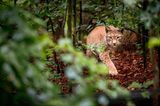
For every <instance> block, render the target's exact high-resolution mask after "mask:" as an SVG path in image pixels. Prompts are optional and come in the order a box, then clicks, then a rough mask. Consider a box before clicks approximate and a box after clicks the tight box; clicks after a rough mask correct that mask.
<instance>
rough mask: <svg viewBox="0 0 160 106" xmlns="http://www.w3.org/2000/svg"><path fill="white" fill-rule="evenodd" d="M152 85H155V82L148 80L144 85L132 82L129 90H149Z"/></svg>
mask: <svg viewBox="0 0 160 106" xmlns="http://www.w3.org/2000/svg"><path fill="white" fill-rule="evenodd" d="M151 85H153V80H148V81H146V82H144V83H138V82H132V83H131V84H130V85H129V88H135V89H142V88H145V89H147V88H148V87H150V86H151Z"/></svg>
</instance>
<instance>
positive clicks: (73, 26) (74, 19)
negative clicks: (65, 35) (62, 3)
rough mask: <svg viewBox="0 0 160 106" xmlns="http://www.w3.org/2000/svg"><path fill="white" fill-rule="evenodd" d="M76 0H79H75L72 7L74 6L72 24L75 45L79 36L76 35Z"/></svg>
mask: <svg viewBox="0 0 160 106" xmlns="http://www.w3.org/2000/svg"><path fill="white" fill-rule="evenodd" d="M76 1H77V0H73V2H72V7H73V20H72V22H73V24H72V32H73V33H72V36H73V45H76V42H77V36H76V21H77V20H76V15H77V13H76Z"/></svg>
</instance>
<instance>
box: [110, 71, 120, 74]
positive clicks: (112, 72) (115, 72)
mask: <svg viewBox="0 0 160 106" xmlns="http://www.w3.org/2000/svg"><path fill="white" fill-rule="evenodd" d="M109 74H110V75H117V74H118V72H117V71H109Z"/></svg>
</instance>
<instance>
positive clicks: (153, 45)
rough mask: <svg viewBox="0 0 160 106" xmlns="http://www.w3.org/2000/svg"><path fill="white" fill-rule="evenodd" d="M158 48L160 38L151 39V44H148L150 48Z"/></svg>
mask: <svg viewBox="0 0 160 106" xmlns="http://www.w3.org/2000/svg"><path fill="white" fill-rule="evenodd" d="M157 46H160V38H156V37H152V38H150V39H149V42H148V47H149V48H154V47H157Z"/></svg>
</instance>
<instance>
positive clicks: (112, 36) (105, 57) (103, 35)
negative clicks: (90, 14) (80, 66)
mask: <svg viewBox="0 0 160 106" xmlns="http://www.w3.org/2000/svg"><path fill="white" fill-rule="evenodd" d="M121 37H122V33H120V32H119V31H118V28H115V27H113V26H108V27H105V26H97V27H96V28H94V29H93V30H92V31H91V32H90V33H89V35H88V36H87V39H86V43H87V45H95V46H96V47H99V46H100V45H101V44H103V45H105V50H104V51H103V52H100V53H97V55H98V57H99V59H100V60H101V61H102V62H103V63H104V64H106V65H107V66H108V68H109V74H111V75H117V74H118V71H117V69H116V67H115V65H114V63H113V62H112V60H111V58H110V56H109V55H110V52H112V51H114V50H116V49H117V47H118V45H120V44H121V42H120V40H121ZM92 54H93V51H91V50H90V49H88V50H87V51H86V55H87V56H91V55H92Z"/></svg>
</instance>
